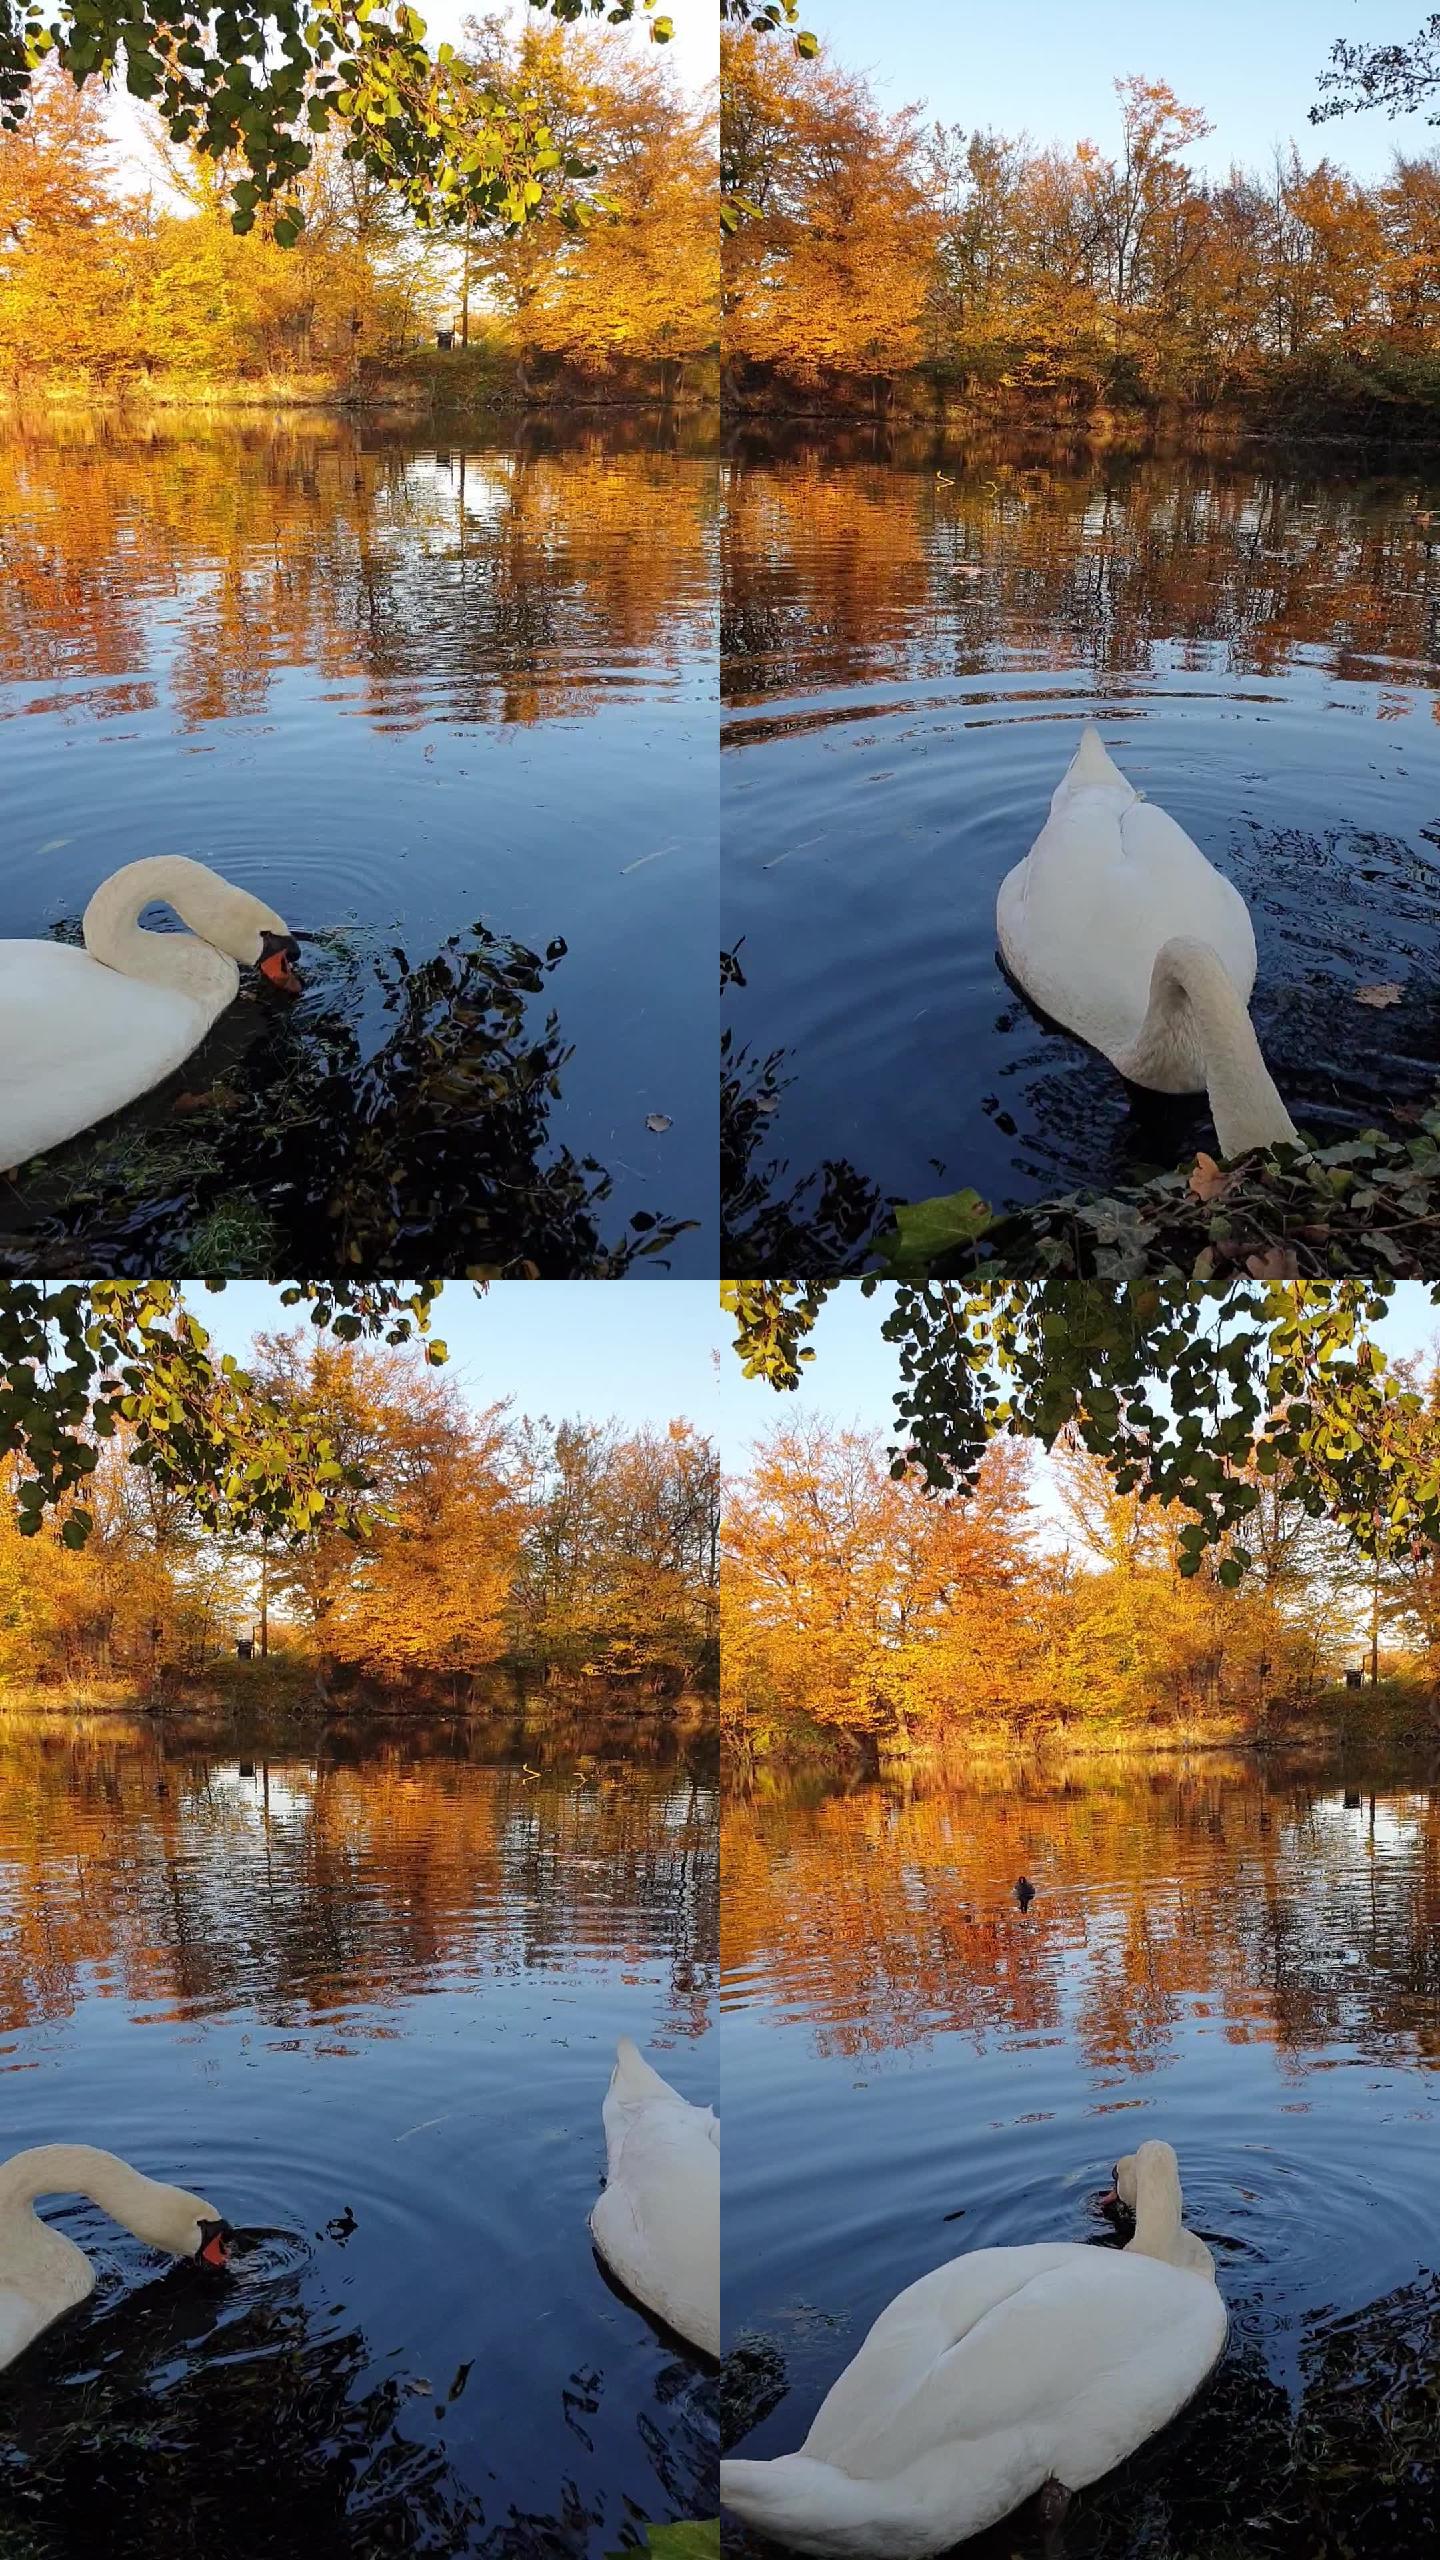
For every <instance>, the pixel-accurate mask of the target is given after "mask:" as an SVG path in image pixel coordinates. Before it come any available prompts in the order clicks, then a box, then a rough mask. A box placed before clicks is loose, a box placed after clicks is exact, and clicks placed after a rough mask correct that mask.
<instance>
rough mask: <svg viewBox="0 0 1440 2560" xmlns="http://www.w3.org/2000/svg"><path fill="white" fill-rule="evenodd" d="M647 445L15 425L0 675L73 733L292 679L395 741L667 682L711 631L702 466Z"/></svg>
mask: <svg viewBox="0 0 1440 2560" xmlns="http://www.w3.org/2000/svg"><path fill="white" fill-rule="evenodd" d="M431 433H432V431H429V430H427V436H429V435H431ZM654 441H655V440H654V439H651V438H645V437H643V436H641V435H637V434H635V433H633V432H632V433H631V434H630V435H628V436H627V435H626V434H625V432H624V431H623V430H621V431H619V432H618V433H617V432H612V431H611V430H610V429H609V428H607V429H606V430H605V431H604V433H603V434H602V433H600V432H598V431H597V432H594V433H590V434H581V435H578V436H576V437H575V438H573V439H570V440H568V441H566V442H564V443H563V445H560V444H559V440H557V439H554V438H551V439H550V440H549V443H550V446H551V447H552V448H557V447H558V449H545V446H544V444H543V442H542V441H541V440H540V439H533V438H527V441H526V443H525V446H524V449H512V450H507V451H503V452H500V451H487V452H475V451H471V452H468V453H467V452H465V451H464V450H463V449H462V448H460V447H458V446H457V447H456V448H454V449H453V450H449V451H446V450H444V449H442V450H440V451H439V452H438V453H437V452H436V450H435V449H434V445H433V441H432V442H431V444H430V449H429V450H427V451H423V452H420V453H418V454H417V453H416V452H414V451H413V449H412V446H411V443H410V441H409V439H408V437H406V436H405V435H404V434H403V433H402V434H397V435H395V436H386V435H384V434H377V433H375V432H373V431H369V430H367V431H366V432H365V434H364V435H363V436H360V435H357V434H355V433H352V432H350V431H348V430H346V429H344V428H342V427H339V426H334V425H329V424H322V423H316V424H306V425H305V426H303V427H289V428H284V429H276V430H269V429H264V430H261V429H248V428H234V429H231V430H228V431H219V430H212V431H209V432H207V431H206V430H205V429H204V428H203V427H198V426H196V425H194V424H193V422H190V423H187V427H186V430H185V433H184V435H183V437H182V436H180V435H176V436H175V437H173V438H172V437H171V436H169V435H167V434H165V433H152V434H149V435H145V434H142V433H135V432H131V431H129V430H127V431H126V432H125V433H124V434H123V435H115V436H112V437H106V438H103V439H95V440H91V439H89V438H86V437H84V436H81V435H65V434H64V433H63V432H58V431H57V432H54V433H47V434H46V435H45V436H43V437H39V436H28V435H24V434H22V433H20V432H19V431H15V432H12V433H10V434H9V435H8V436H7V437H4V438H0V569H3V576H0V684H3V683H6V682H10V683H15V684H22V685H24V686H26V687H29V688H35V691H34V692H31V693H30V694H29V695H28V697H27V700H26V702H25V704H24V706H23V707H24V708H26V709H28V710H31V711H46V712H50V713H58V714H60V715H61V716H62V717H64V718H67V719H77V718H84V719H87V720H89V719H105V718H110V719H113V718H117V717H120V716H122V715H132V714H134V713H135V712H137V711H143V710H147V709H152V708H155V707H158V706H159V705H160V704H161V703H163V702H164V701H165V700H166V699H167V698H170V699H173V702H174V705H175V708H176V711H177V713H178V716H179V718H180V719H181V721H182V722H183V724H184V726H185V727H187V728H190V729H195V728H199V727H201V726H202V725H203V724H204V723H205V722H206V721H209V720H213V719H223V718H226V717H231V716H235V715H237V714H240V713H246V712H249V713H254V712H258V711H261V710H263V709H264V708H265V707H266V705H267V703H268V701H269V700H270V697H271V694H272V690H273V688H274V685H275V683H276V680H277V677H278V676H279V674H280V672H281V671H282V670H283V669H285V668H289V667H298V666H304V667H313V668H314V669H315V670H316V671H317V672H318V673H319V674H320V675H321V676H322V677H324V678H325V679H326V681H327V682H328V683H331V684H334V685H344V686H346V687H348V688H353V689H354V690H353V693H352V694H351V695H350V697H349V699H350V700H351V701H352V703H353V707H354V708H356V709H358V710H360V711H361V712H362V713H364V714H365V715H366V716H368V717H370V718H372V719H374V720H376V721H378V722H381V723H383V724H384V725H386V726H391V727H393V726H400V727H411V726H415V727H418V726H421V725H423V724H424V723H425V722H427V721H430V720H434V719H437V718H445V719H451V720H467V721H475V722H479V721H498V722H505V723H509V722H519V723H526V722H530V721H534V720H539V719H545V718H550V717H554V716H557V715H559V714H574V713H576V712H582V711H587V710H593V709H595V708H596V707H597V706H598V704H599V702H600V701H601V699H602V698H603V697H604V695H605V693H606V691H607V690H608V689H609V688H610V687H611V686H613V685H615V684H617V683H623V682H624V681H625V680H626V670H627V669H628V668H629V667H630V666H631V664H632V662H633V661H634V660H635V659H637V658H641V657H643V658H645V659H646V660H647V661H649V662H650V663H651V670H652V674H653V672H654V670H655V665H656V662H658V664H659V667H660V670H661V671H662V673H666V674H668V675H670V676H675V675H678V673H679V671H680V668H681V666H682V664H683V663H684V661H685V660H686V659H687V658H688V657H690V656H691V655H693V654H694V653H696V652H699V651H702V650H704V649H706V648H708V647H709V646H710V645H711V641H712V632H711V621H710V569H709V551H708V546H709V541H710V518H711V515H712V512H713V497H712V482H713V471H712V466H711V465H710V464H709V463H708V462H707V461H706V460H705V459H704V458H703V457H701V456H696V455H690V454H684V453H678V452H676V451H674V450H656V449H649V448H650V447H652V446H653V444H654Z"/></svg>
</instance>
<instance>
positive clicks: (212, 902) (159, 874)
mask: <svg viewBox="0 0 1440 2560" xmlns="http://www.w3.org/2000/svg"><path fill="white" fill-rule="evenodd" d="M156 899H160V900H164V901H165V902H166V903H167V904H168V905H170V906H172V907H173V908H174V909H175V911H176V913H177V915H179V916H180V917H181V918H182V919H183V920H184V922H185V923H186V924H187V925H189V926H190V927H191V931H190V932H189V933H149V932H146V931H144V930H143V929H142V927H141V924H140V914H141V910H142V909H143V908H145V907H147V906H149V905H150V903H151V901H152V900H156ZM84 930H85V948H84V950H83V951H77V950H75V949H74V948H73V946H71V945H70V944H68V943H63V942H0V1167H3V1166H6V1165H17V1164H24V1163H26V1162H27V1161H28V1159H29V1158H30V1157H31V1156H37V1155H43V1154H44V1152H45V1150H46V1148H47V1147H58V1146H59V1145H60V1144H61V1143H62V1141H63V1140H64V1139H66V1138H73V1137H74V1136H75V1135H76V1134H77V1132H78V1131H79V1130H81V1129H88V1128H89V1127H90V1125H91V1123H92V1121H96V1120H103V1119H104V1118H105V1117H106V1116H107V1114H108V1113H109V1112H112V1111H118V1110H120V1109H121V1107H122V1105H123V1104H125V1103H127V1102H133V1101H134V1100H135V1099H136V1097H137V1095H139V1094H142V1093H148V1092H149V1091H150V1089H151V1086H152V1085H157V1084H159V1083H160V1082H161V1080H162V1078H163V1077H165V1076H168V1075H169V1074H170V1072H171V1070H172V1069H173V1068H175V1067H178V1066H179V1065H180V1064H181V1062H182V1060H184V1059H185V1058H188V1057H189V1055H190V1052H191V1050H192V1049H194V1048H197V1047H198V1045H199V1043H200V1042H201V1041H202V1040H203V1039H204V1037H205V1034H206V1032H207V1031H208V1030H209V1029H210V1026H211V1024H212V1023H213V1022H215V1021H216V1020H217V1019H218V1018H219V1016H220V1015H221V1014H222V1013H223V1012H224V1011H225V1008H226V1006H227V1005H229V1004H233V1003H234V1001H235V997H236V995H237V994H238V992H239V987H240V970H239V967H238V966H237V963H241V962H244V963H245V964H247V965H250V964H253V965H254V966H256V967H258V968H259V969H260V971H261V973H262V975H263V976H265V977H266V978H268V979H269V980H270V982H271V984H272V985H274V986H278V987H282V988H283V989H284V990H285V992H286V994H287V995H295V994H298V992H299V987H300V981H299V979H298V978H297V976H296V975H295V971H294V968H293V966H292V963H293V962H294V960H295V959H296V957H297V945H296V943H295V940H294V938H293V936H292V934H291V932H290V929H289V927H288V926H287V924H286V923H285V920H284V918H283V917H282V916H277V914H276V913H275V910H274V908H273V907H267V906H266V905H265V904H264V902H263V900H262V899H260V898H252V897H251V895H250V893H249V891H248V889H236V888H234V887H233V886H232V885H231V883H230V882H229V881H228V880H222V879H221V878H220V875H219V873H218V872H215V871H210V870H208V869H207V868H206V866H205V864H204V863H203V862H190V861H187V859H186V858H185V856H184V855H183V854H156V855H153V856H152V857H151V858H150V859H149V860H147V861H144V862H127V863H126V864H125V866H124V868H123V869H122V870H120V871H116V872H114V873H113V874H112V876H111V877H110V878H109V879H108V880H106V881H104V882H102V884H101V886H100V887H99V888H98V889H97V890H96V892H95V895H94V897H93V898H92V899H91V901H90V904H89V905H88V907H87V908H86V910H85V927H84Z"/></svg>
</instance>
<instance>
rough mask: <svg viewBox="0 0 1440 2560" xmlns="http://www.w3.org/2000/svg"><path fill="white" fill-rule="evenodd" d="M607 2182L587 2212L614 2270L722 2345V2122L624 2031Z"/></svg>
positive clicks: (665, 2313) (693, 2336)
mask: <svg viewBox="0 0 1440 2560" xmlns="http://www.w3.org/2000/svg"><path fill="white" fill-rule="evenodd" d="M604 2114H605V2153H606V2160H605V2189H604V2193H603V2194H602V2195H601V2197H600V2198H599V2201H598V2202H597V2204H596V2206H595V2210H594V2212H593V2213H592V2214H591V2216H590V2230H591V2235H592V2237H593V2239H594V2242H595V2246H596V2248H597V2249H598V2250H599V2252H600V2255H601V2257H602V2258H603V2259H604V2261H605V2264H606V2265H607V2267H608V2268H609V2269H610V2272H611V2274H612V2275H614V2276H617V2277H618V2278H619V2280H620V2282H621V2284H623V2285H624V2287H625V2289H626V2291H627V2293H633V2294H635V2295H636V2296H637V2297H638V2299H639V2300H640V2301H641V2302H643V2303H644V2304H645V2306H646V2308H647V2310H650V2311H654V2312H656V2313H657V2314H658V2315H659V2317H660V2318H661V2319H662V2320H664V2321H667V2322H668V2323H669V2325H670V2327H671V2328H672V2329H678V2330H679V2332H680V2335H681V2337H682V2338H688V2339H689V2340H690V2343H691V2345H692V2346H696V2347H703V2348H704V2350H705V2353H706V2355H707V2356H718V2354H719V2353H720V2127H719V2125H718V2124H717V2123H716V2120H715V2115H714V2111H713V2109H711V2108H710V2107H694V2106H692V2105H691V2104H690V2101H689V2099H688V2098H682V2097H681V2095H680V2092H679V2090H678V2089H672V2088H671V2086H670V2083H669V2081H668V2080H662V2079H661V2077H660V2074H659V2072H658V2071H652V2069H651V2067H650V2065H649V2063H648V2062H647V2061H646V2060H645V2058H644V2055H643V2054H642V2053H641V2052H640V2051H639V2049H638V2047H636V2046H635V2045H633V2044H632V2043H631V2041H630V2038H629V2037H628V2036H622V2037H621V2039H620V2042H619V2044H618V2045H617V2046H616V2048H615V2068H614V2071H613V2072H612V2073H611V2075H610V2086H609V2089H608V2090H607V2091H606V2095H605V2109H604Z"/></svg>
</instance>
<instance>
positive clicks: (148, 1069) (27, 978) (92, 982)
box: [0, 942, 205, 1167]
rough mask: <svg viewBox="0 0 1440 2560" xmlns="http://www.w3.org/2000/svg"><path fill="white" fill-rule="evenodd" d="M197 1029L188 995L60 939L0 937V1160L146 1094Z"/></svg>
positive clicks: (7, 1161)
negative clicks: (130, 974) (128, 973)
mask: <svg viewBox="0 0 1440 2560" xmlns="http://www.w3.org/2000/svg"><path fill="white" fill-rule="evenodd" d="M204 1030H205V1022H204V1018H203V1016H202V1014H201V1010H200V1007H199V1006H198V1005H197V1004H195V1003H194V1001H193V1000H192V999H191V998H190V997H189V996H184V995H180V994H178V993H176V992H175V991H174V990H173V989H171V988H168V987H156V986H150V985H146V984H144V983H142V982H141V981H140V980H138V979H135V978H126V977H122V976H121V974H120V972H119V971H118V970H115V969H105V968H102V967H101V966H100V965H99V964H98V962H96V961H94V960H92V959H91V958H90V957H89V955H88V954H87V953H86V952H83V951H75V950H72V949H71V948H70V946H69V945H68V944H65V943H47V942H36V943H10V944H5V945H0V1167H3V1166H7V1165H16V1164H24V1163H25V1161H26V1159H27V1158H28V1157H30V1156H33V1155H39V1154H42V1153H43V1152H44V1150H45V1149H46V1148H47V1147H57V1146H59V1145H60V1144H61V1143H62V1141H63V1140H64V1139H66V1138H71V1137H74V1136H75V1134H76V1132H77V1131H78V1130H81V1129H88V1128H90V1127H91V1126H92V1125H93V1123H94V1122H95V1121H97V1120H103V1119H106V1118H107V1117H108V1115H109V1114H110V1113H111V1112H112V1111H119V1110H120V1109H122V1108H123V1106H124V1105H125V1104H126V1103H127V1102H133V1101H134V1100H135V1099H136V1097H137V1096H138V1095H140V1094H142V1093H148V1092H149V1091H150V1088H151V1086H152V1085H156V1084H159V1083H160V1081H161V1079H162V1077H165V1076H167V1075H169V1074H170V1073H171V1071H172V1070H173V1069H174V1068H176V1067H178V1066H180V1065H182V1064H183V1062H184V1060H185V1059H186V1058H187V1057H188V1056H189V1055H190V1052H191V1050H192V1049H193V1048H194V1047H195V1045H196V1043H197V1042H198V1041H199V1040H200V1038H201V1037H202V1035H203V1033H204Z"/></svg>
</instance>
